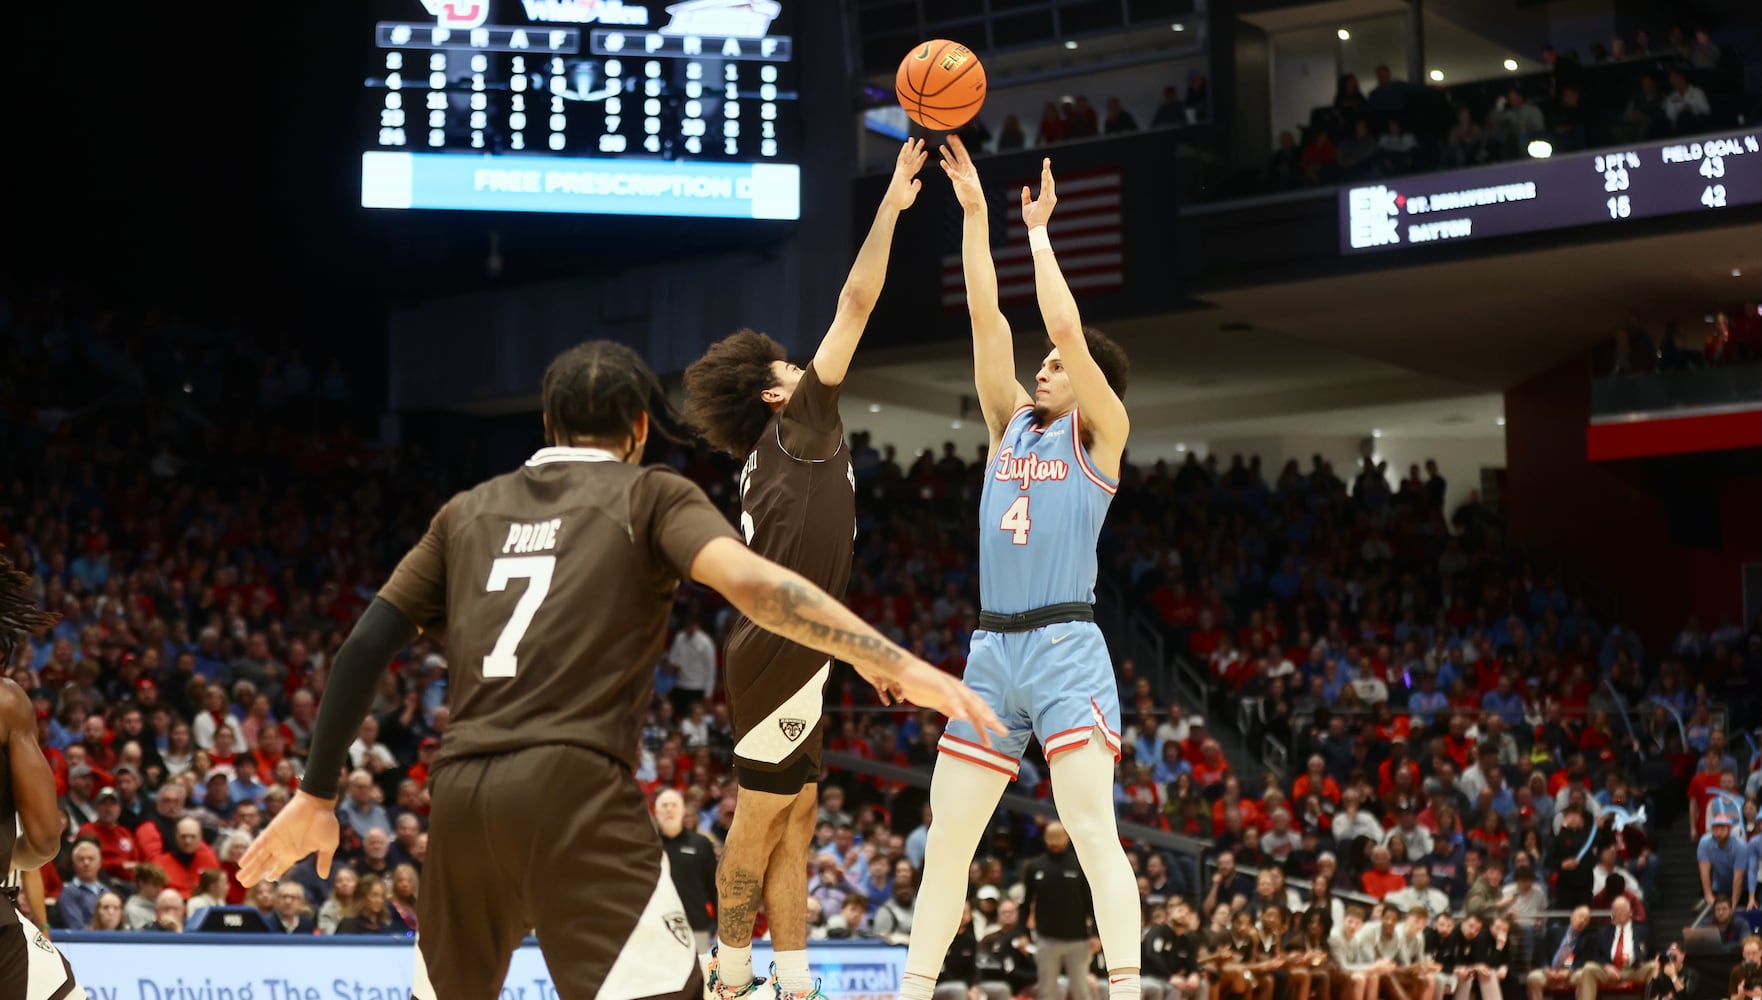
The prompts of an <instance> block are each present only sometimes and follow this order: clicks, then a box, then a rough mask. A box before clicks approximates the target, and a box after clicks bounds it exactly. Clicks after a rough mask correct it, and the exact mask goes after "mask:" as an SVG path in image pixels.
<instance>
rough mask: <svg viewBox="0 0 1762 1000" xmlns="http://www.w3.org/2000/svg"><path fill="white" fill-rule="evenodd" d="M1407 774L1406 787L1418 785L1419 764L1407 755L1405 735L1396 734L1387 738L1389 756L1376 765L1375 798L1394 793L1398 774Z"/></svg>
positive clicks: (1387, 796)
mask: <svg viewBox="0 0 1762 1000" xmlns="http://www.w3.org/2000/svg"><path fill="white" fill-rule="evenodd" d="M1403 773H1405V774H1407V775H1408V776H1409V779H1410V782H1411V783H1410V784H1408V785H1407V786H1406V787H1407V788H1408V789H1413V788H1418V787H1419V765H1418V764H1417V763H1415V762H1414V761H1413V759H1412V758H1410V757H1408V756H1407V737H1406V736H1405V735H1401V734H1396V735H1395V736H1393V737H1391V738H1390V740H1389V756H1388V758H1387V759H1386V760H1384V761H1383V762H1382V763H1381V764H1378V765H1377V798H1379V799H1387V798H1389V797H1390V796H1391V795H1394V794H1395V782H1396V779H1397V776H1398V775H1400V774H1403Z"/></svg>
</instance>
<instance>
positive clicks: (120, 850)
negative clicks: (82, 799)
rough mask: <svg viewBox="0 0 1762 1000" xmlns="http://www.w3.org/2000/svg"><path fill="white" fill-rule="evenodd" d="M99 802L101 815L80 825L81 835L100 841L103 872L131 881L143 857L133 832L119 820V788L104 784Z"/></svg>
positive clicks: (120, 812) (120, 813) (99, 795)
mask: <svg viewBox="0 0 1762 1000" xmlns="http://www.w3.org/2000/svg"><path fill="white" fill-rule="evenodd" d="M96 804H97V807H98V818H97V819H96V820H94V821H92V822H90V823H87V824H86V825H85V826H82V827H80V831H79V832H80V836H82V837H91V838H92V839H93V840H96V841H97V842H98V851H99V854H100V856H101V861H102V866H103V869H104V874H106V875H109V876H110V877H111V878H117V879H122V880H123V881H125V882H132V881H134V878H135V866H136V865H138V864H140V863H141V861H143V860H144V859H143V858H142V857H141V845H140V844H139V843H138V842H137V841H136V840H135V836H134V834H133V832H131V831H130V830H129V828H128V827H126V826H123V825H122V824H120V823H118V822H117V819H118V818H120V817H121V816H122V799H121V798H120V797H118V796H117V794H116V789H114V788H105V789H101V790H100V791H99V792H98V798H97V802H96Z"/></svg>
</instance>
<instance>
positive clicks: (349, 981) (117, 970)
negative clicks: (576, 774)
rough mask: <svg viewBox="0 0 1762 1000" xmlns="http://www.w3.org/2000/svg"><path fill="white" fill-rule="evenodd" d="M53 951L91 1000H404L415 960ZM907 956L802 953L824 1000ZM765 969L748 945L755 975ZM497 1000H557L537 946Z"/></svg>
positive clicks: (62, 940) (172, 941) (335, 951)
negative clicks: (804, 954) (808, 962)
mask: <svg viewBox="0 0 1762 1000" xmlns="http://www.w3.org/2000/svg"><path fill="white" fill-rule="evenodd" d="M55 946H56V947H58V948H60V949H61V953H62V954H63V955H66V956H67V960H68V962H69V963H71V964H72V965H73V973H74V976H75V977H77V978H78V979H79V983H80V985H81V986H83V987H85V989H86V992H87V993H88V994H90V995H91V997H92V1000H409V998H410V978H411V972H412V970H413V968H414V962H415V958H416V946H415V942H414V940H413V939H410V938H391V939H385V938H360V937H342V938H337V937H301V938H288V937H270V936H265V935H243V934H155V933H150V932H146V931H138V932H132V933H125V934H114V933H111V934H106V933H99V932H83V933H77V934H76V933H73V932H70V931H59V932H56V934H55ZM905 954H906V950H905V949H904V948H901V947H896V946H890V945H884V944H878V943H864V942H844V941H814V942H812V943H811V944H810V945H809V952H808V956H809V959H810V961H812V963H813V973H814V975H815V976H817V977H819V979H820V982H821V989H823V990H824V991H825V993H826V996H827V997H828V998H829V1000H893V997H894V995H895V994H896V993H897V992H898V989H899V979H900V976H901V975H902V974H904V972H905ZM770 965H771V949H770V947H769V946H768V945H766V944H764V943H762V942H757V941H755V942H753V968H754V970H755V971H757V972H758V973H759V974H760V975H765V974H766V970H767V969H769V968H770ZM500 1000H558V996H557V988H556V984H554V983H553V982H552V981H551V977H550V973H549V972H547V971H546V970H545V964H544V956H543V955H541V954H540V953H539V949H538V945H537V944H536V943H535V942H532V941H530V940H529V941H528V942H527V943H526V944H525V945H524V946H522V947H521V948H520V949H518V950H517V951H515V952H514V960H513V963H512V964H511V965H510V966H509V967H508V981H507V985H506V986H504V987H503V989H502V995H501V998H500Z"/></svg>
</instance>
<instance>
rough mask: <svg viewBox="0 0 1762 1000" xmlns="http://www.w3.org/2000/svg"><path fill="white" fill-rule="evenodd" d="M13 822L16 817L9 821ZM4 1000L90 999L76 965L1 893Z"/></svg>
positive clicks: (0, 962) (0, 974)
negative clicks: (75, 971)
mask: <svg viewBox="0 0 1762 1000" xmlns="http://www.w3.org/2000/svg"><path fill="white" fill-rule="evenodd" d="M6 822H8V823H10V822H12V820H7V821H6ZM0 906H3V907H5V908H6V911H7V912H5V913H0V918H5V919H3V920H0V1000H86V991H85V989H84V988H83V987H81V986H80V985H79V983H77V982H75V981H74V978H73V968H72V967H71V966H69V965H68V964H67V959H65V958H63V957H61V953H60V952H59V951H56V950H55V946H54V945H52V944H50V943H49V939H48V938H46V937H44V936H43V934H42V933H41V932H40V931H38V930H37V928H36V926H35V925H34V924H32V923H31V922H30V921H28V920H26V919H25V918H24V915H23V914H22V913H20V912H19V911H18V910H17V909H15V908H14V903H13V900H12V897H11V896H10V895H9V894H6V893H0Z"/></svg>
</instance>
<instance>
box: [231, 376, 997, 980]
mask: <svg viewBox="0 0 1762 1000" xmlns="http://www.w3.org/2000/svg"><path fill="white" fill-rule="evenodd" d="M543 406H544V426H545V439H546V441H547V443H548V445H549V447H546V448H543V449H541V450H539V451H538V452H537V453H536V454H534V455H533V456H532V458H531V459H529V460H528V461H527V462H526V463H525V465H524V466H523V467H522V468H520V469H518V470H516V471H514V472H511V473H508V474H506V475H503V476H499V477H497V478H495V479H491V480H489V481H488V482H486V483H483V484H482V485H480V486H478V487H477V488H475V489H472V490H469V491H467V492H465V493H461V494H459V495H457V496H455V497H454V498H453V499H452V500H450V501H449V502H448V503H447V504H446V506H445V507H443V508H442V509H441V511H440V513H439V514H437V515H436V516H435V518H434V521H433V523H432V524H431V525H430V527H429V530H428V534H427V535H425V536H424V537H423V539H422V540H421V542H419V543H418V544H417V546H416V547H415V548H414V549H412V550H411V551H410V553H409V554H408V555H406V556H405V557H404V560H403V561H402V562H401V563H400V564H399V565H398V568H397V570H396V571H395V572H393V574H392V577H391V579H390V580H389V581H388V582H387V583H386V586H385V588H384V590H382V591H381V592H380V595H379V597H378V598H376V599H375V600H374V602H373V604H372V605H370V606H369V607H368V609H367V611H366V612H365V613H364V614H363V615H362V617H361V620H360V622H359V623H358V624H357V625H356V626H355V629H354V631H353V632H352V633H351V634H350V636H349V639H348V641H347V642H345V643H344V645H343V647H342V649H340V650H339V651H338V652H337V656H336V661H335V665H334V667H333V669H332V671H331V675H330V679H329V683H328V685H327V687H326V690H325V698H324V701H323V703H322V705H321V706H320V709H319V715H318V722H317V726H316V728H315V730H314V732H313V736H312V749H311V757H310V759H309V761H308V765H307V771H306V778H305V780H304V781H303V782H302V783H301V788H300V792H299V794H298V795H297V796H296V797H295V799H294V801H292V802H290V803H289V804H288V805H287V807H286V808H284V809H283V810H282V812H281V814H280V815H278V816H277V817H276V819H275V822H274V823H272V824H270V826H269V828H268V829H267V830H265V831H264V832H263V834H262V835H261V836H260V837H259V838H258V839H257V841H256V843H254V844H253V845H252V846H251V849H250V850H249V851H247V852H246V854H245V857H244V859H243V860H242V861H241V863H240V866H239V876H238V877H239V881H240V882H241V883H242V884H244V885H246V886H250V885H254V884H255V883H256V882H258V881H260V880H261V879H263V878H265V877H273V876H277V875H280V874H281V873H282V872H284V871H286V870H287V868H288V867H289V866H291V865H293V864H294V863H295V862H297V861H299V860H300V859H301V858H303V857H305V856H307V855H309V854H311V853H313V852H314V851H316V852H318V855H319V857H318V872H319V875H320V876H321V877H328V876H329V872H330V863H331V857H332V855H333V854H334V853H335V851H336V847H337V818H336V813H335V808H336V802H335V797H336V790H337V788H336V786H337V779H338V775H339V773H340V772H341V770H342V762H343V757H344V754H345V752H346V750H347V748H348V746H349V743H350V742H351V741H352V740H353V739H354V736H355V732H356V729H357V728H358V727H359V726H360V724H361V720H362V719H363V718H365V716H366V714H367V711H368V709H369V707H370V705H371V703H372V700H373V696H374V692H375V689H376V688H377V686H378V683H379V679H380V677H381V676H382V675H383V674H384V672H385V669H386V667H387V665H388V664H389V663H390V662H391V659H392V658H393V656H395V655H396V654H397V652H398V650H400V649H402V648H403V647H405V646H406V645H408V644H409V643H410V641H411V640H413V639H414V638H415V637H416V635H417V632H418V630H419V629H420V630H423V631H427V632H430V633H435V634H442V633H444V634H445V636H446V638H447V653H448V658H449V660H451V662H452V663H453V668H452V671H451V674H450V677H449V681H448V685H449V695H450V698H451V701H452V706H451V707H452V723H451V725H450V726H449V727H448V729H447V733H446V735H445V737H443V739H442V742H441V747H440V750H439V752H438V753H437V755H436V757H435V760H434V764H433V772H432V777H431V779H430V781H431V786H430V787H431V798H432V812H431V815H430V826H429V837H430V840H429V854H428V862H427V864H426V865H425V866H424V869H423V876H424V877H423V886H422V895H421V897H420V900H419V902H418V920H419V923H420V926H421V928H422V933H421V935H420V937H419V939H418V948H417V951H418V961H417V964H416V979H415V986H414V990H413V992H414V994H415V996H416V997H417V998H419V1000H492V998H494V997H496V996H498V995H499V993H500V991H501V989H502V985H503V982H504V980H505V978H506V976H507V971H508V962H509V957H510V956H511V954H512V953H513V950H514V948H515V947H517V946H518V945H519V943H520V941H521V940H522V939H523V938H524V937H525V936H526V934H527V933H528V931H536V932H537V934H538V938H539V945H540V947H541V948H542V950H543V952H544V958H545V964H546V966H547V968H548V969H549V971H550V973H551V976H552V978H553V980H554V981H555V983H556V986H557V990H558V993H559V995H560V996H561V997H562V998H563V1000H577V998H581V1000H585V998H588V997H594V996H610V997H621V998H629V1000H637V998H642V997H663V996H666V997H696V996H699V995H701V992H702V983H703V979H702V974H701V972H700V971H699V965H698V961H697V952H696V949H695V948H694V947H693V945H694V942H693V940H692V935H691V928H690V925H689V923H688V922H687V920H686V916H685V912H684V908H683V906H682V905H681V903H680V900H679V894H678V892H677V890H676V889H675V888H674V886H673V882H672V879H671V878H670V877H669V874H668V867H667V861H666V855H665V853H664V852H663V850H662V847H661V842H660V838H659V835H658V834H657V833H656V832H655V827H654V823H653V822H652V821H651V819H650V817H649V814H648V809H647V805H646V803H645V801H644V797H643V794H642V789H641V788H640V787H639V786H638V785H637V783H636V779H635V777H634V775H633V770H634V761H633V760H632V759H631V756H632V752H633V748H634V747H635V746H636V744H637V738H638V735H639V733H638V729H639V727H640V725H641V720H642V718H643V714H644V711H645V710H646V709H647V707H648V705H649V703H650V702H651V701H652V700H653V698H654V673H653V672H654V663H655V661H656V659H658V657H659V655H660V651H661V647H662V645H663V643H664V642H665V640H666V634H667V625H668V615H669V613H670V611H671V609H672V605H673V591H674V588H675V586H676V584H677V583H678V581H679V580H681V579H692V580H695V581H697V582H699V583H702V584H704V585H705V586H709V587H712V588H714V589H716V590H717V591H719V592H721V593H722V594H723V595H724V596H726V597H727V598H728V599H729V601H730V602H732V603H733V604H734V606H735V607H737V608H739V609H740V610H741V612H742V613H744V614H746V615H748V616H749V617H751V618H752V619H753V620H754V621H757V622H759V623H760V624H762V625H764V626H765V627H766V628H771V629H775V630H777V631H778V632H779V633H781V634H784V635H787V636H789V637H790V638H792V639H794V640H796V641H798V642H802V643H805V644H807V645H810V646H814V647H815V648H818V649H821V650H823V651H824V652H825V653H826V654H828V655H835V656H839V657H843V658H846V659H849V660H851V661H852V662H855V663H857V664H859V665H860V666H861V667H862V669H864V670H866V671H869V672H871V673H872V674H873V675H875V676H877V677H880V678H884V679H886V680H888V681H890V682H892V683H894V684H897V685H898V686H899V687H900V689H901V690H902V692H903V693H904V694H906V695H907V696H908V697H911V698H912V700H914V701H916V702H917V703H919V704H922V705H926V706H930V707H934V708H937V709H939V710H942V711H945V712H948V713H950V715H951V717H957V718H966V719H970V720H972V721H973V722H974V723H975V724H977V725H979V726H984V727H990V728H993V729H995V730H996V731H998V732H1002V729H1001V726H999V724H998V723H997V722H996V719H995V717H994V716H992V714H991V712H990V710H989V709H987V708H986V707H985V706H984V704H983V703H982V702H980V701H979V700H978V698H977V697H976V696H975V695H974V694H973V693H972V692H971V691H969V690H967V689H966V688H965V687H964V686H962V685H960V684H959V683H958V682H955V681H953V680H952V679H950V678H948V677H947V676H946V675H945V674H942V673H941V672H940V671H938V670H936V669H935V668H934V667H931V666H930V665H929V664H926V663H923V662H922V661H919V660H915V659H913V658H911V657H910V656H908V655H907V654H906V653H905V652H904V651H903V650H901V649H899V648H898V647H897V646H895V645H894V644H892V643H890V642H888V641H887V640H885V639H883V638H882V637H881V636H880V635H879V634H878V633H876V632H875V631H874V630H873V629H871V628H869V627H868V626H867V625H865V624H863V623H862V622H861V621H859V620H858V619H857V618H856V617H855V616H854V615H852V614H851V613H850V612H849V611H847V610H845V609H844V608H843V607H842V606H840V605H839V604H838V603H837V602H836V601H833V600H832V599H831V598H829V597H827V596H826V594H825V593H824V592H823V591H821V590H819V589H818V588H816V587H814V586H812V585H811V584H809V583H808V582H807V581H806V580H804V579H802V578H801V577H800V576H798V575H796V574H794V573H791V572H788V571H787V570H784V569H782V568H780V567H778V566H776V565H774V564H772V563H769V562H766V561H765V560H764V559H761V558H760V557H758V556H757V555H755V554H753V553H752V551H751V550H749V549H748V548H747V547H746V546H745V545H743V544H741V542H740V540H739V539H738V538H736V537H735V535H734V532H733V530H732V529H731V528H730V527H729V526H728V523H727V521H726V520H725V519H723V517H722V516H721V514H720V513H719V512H718V511H717V510H716V508H715V507H714V506H713V505H712V504H711V503H710V502H709V499H708V498H706V497H705V496H704V495H703V492H702V491H701V490H699V489H698V488H697V487H696V486H694V485H692V484H691V483H690V482H689V481H687V480H686V479H684V478H683V477H681V476H679V475H677V474H676V473H674V472H672V471H671V470H669V469H666V468H660V467H657V468H644V467H642V466H640V465H638V464H636V463H637V462H639V461H640V459H641V455H642V450H643V446H644V444H645V443H646V441H647V439H648V436H649V430H650V426H651V425H650V414H651V412H653V413H664V412H665V410H666V404H665V401H664V396H663V394H662V390H661V386H660V382H659V380H657V379H656V378H655V376H654V374H653V373H652V372H650V371H649V369H648V367H647V366H646V365H645V364H643V362H642V359H641V358H639V357H637V356H636V354H635V352H633V351H631V350H630V349H629V348H626V347H623V346H620V345H617V344H612V343H608V342H604V341H599V342H592V343H587V344H582V345H580V346H578V347H575V348H571V349H570V350H568V351H565V352H563V354H562V355H561V356H559V357H558V358H557V359H556V360H555V361H553V362H552V363H551V366H550V368H549V369H548V370H547V371H546V372H545V378H544V388H543ZM559 789H568V790H570V791H569V794H568V796H566V797H563V798H559V794H558V790H559Z"/></svg>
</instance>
